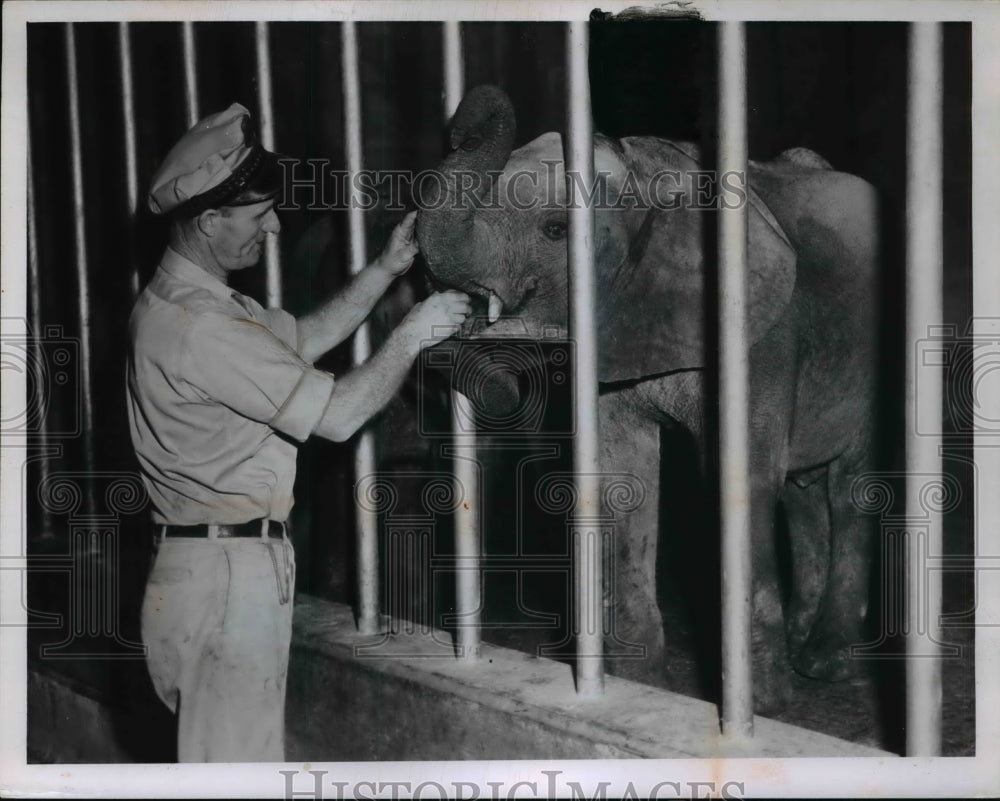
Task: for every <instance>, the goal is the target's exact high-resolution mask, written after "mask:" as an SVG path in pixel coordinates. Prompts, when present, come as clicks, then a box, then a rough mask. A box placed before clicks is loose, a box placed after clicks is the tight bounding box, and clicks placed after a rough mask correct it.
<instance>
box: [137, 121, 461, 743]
mask: <svg viewBox="0 0 1000 801" xmlns="http://www.w3.org/2000/svg"><path fill="white" fill-rule="evenodd" d="M281 185H282V175H281V170H280V164H279V162H278V159H277V157H276V156H275V154H273V153H270V152H268V151H266V150H264V149H263V148H262V147H261V146H260V145H259V144H258V143H257V141H256V137H255V135H254V129H253V127H252V125H251V122H250V115H249V112H248V111H247V110H246V109H245V108H244V107H243V106H241V105H239V104H233V105H231V106H230V107H229V108H228V109H226V110H225V111H222V112H219V113H217V114H213V115H211V116H209V117H206V118H205V119H203V120H201V121H200V122H199V123H197V124H196V125H195V126H194V127H193V128H191V130H189V131H188V132H187V133H186V134H184V136H183V137H181V139H180V141H179V142H178V143H177V144H176V145H175V146H174V148H173V149H172V150H171V151H170V153H169V154H168V155H167V157H166V160H165V161H164V162H163V164H162V166H161V167H160V169H159V170H158V171H157V173H156V175H154V176H153V179H152V182H151V186H150V190H149V197H148V201H149V206H150V208H151V209H152V210H153V212H154V213H156V214H160V215H165V216H167V217H168V218H169V223H170V237H169V246H168V247H167V248H166V251H165V252H164V254H163V257H162V259H161V261H160V264H159V267H158V269H157V270H156V273H155V275H154V276H153V278H152V279H151V281H150V282H149V284H148V286H147V287H146V288H145V290H144V291H143V293H142V294H141V295H140V296H139V298H138V300H137V301H136V304H135V308H134V309H133V311H132V317H131V320H130V322H129V333H130V336H131V349H130V353H129V360H128V373H127V391H128V411H129V427H130V430H131V435H132V443H133V445H134V447H135V452H136V455H137V457H138V460H139V463H140V466H141V469H142V474H143V480H144V483H145V485H146V488H147V489H148V491H149V495H150V498H151V501H152V509H153V511H152V515H153V522H154V523H155V524H156V541H157V552H156V557H155V560H154V563H153V567H152V572H151V574H150V576H149V579H148V583H147V586H146V594H145V599H144V602H143V608H142V637H143V642H144V643H145V644H146V646H147V647H148V656H147V664H148V667H149V672H150V675H151V677H152V680H153V684H154V686H155V687H156V691H157V693H158V695H159V696H160V698H161V699H162V700H163V702H164V703H165V704H167V706H168V707H170V708H171V709H172V710H174V711H175V712H176V713H177V715H178V720H177V724H178V733H177V743H178V759H179V760H180V761H182V762H232V761H254V762H263V761H284V758H285V754H284V709H285V677H286V673H287V668H288V651H289V643H290V639H291V625H292V597H293V592H294V586H295V558H294V553H293V550H292V544H291V542H290V540H289V538H288V532H287V528H286V524H287V521H288V515H289V512H290V510H291V508H292V485H293V483H294V481H295V458H296V448H297V443H299V442H303V441H305V440H306V439H308V438H309V437H310V436H311V435H313V434H316V435H318V436H321V437H325V438H327V439H331V440H336V441H338V442H339V441H343V440H346V439H347V438H349V437H350V436H351V435H352V434H353V433H354V432H355V431H356V430H357V429H358V428H359V427H361V426H362V425H363V424H364V423H365V422H366V421H367V420H368V419H369V418H371V417H372V416H373V415H374V414H375V413H376V412H378V411H379V410H380V409H382V408H383V407H384V406H385V404H386V403H387V402H388V401H389V400H390V399H391V398H392V396H393V395H394V394H395V393H396V392H397V391H398V390H399V388H400V386H401V384H402V382H403V380H404V378H405V377H406V375H407V372H408V371H409V368H410V366H411V364H412V363H413V361H414V360H415V358H416V356H417V354H418V353H419V351H420V349H421V348H422V347H426V346H427V345H429V344H432V342H433V341H434V338H435V337H436V339H442V338H444V337H445V336H447V333H445V332H447V331H452V330H454V327H455V326H457V325H460V324H461V323H462V322H463V321H464V320H465V317H466V315H467V314H468V313H469V298H468V296H467V295H463V294H461V293H458V292H445V293H440V294H435V295H432V296H431V297H429V298H428V299H427V300H425V301H424V302H423V303H420V304H417V306H415V307H414V308H413V309H412V310H411V311H410V313H409V314H408V315H407V316H406V318H405V319H404V320H403V321H402V322H401V323H400V324H399V326H398V327H397V328H396V329H395V330H394V331H393V332H392V333H391V334H390V335H389V337H388V338H387V339H386V341H385V343H384V345H383V346H382V347H381V349H380V350H378V351H377V352H376V353H375V354H374V355H373V356H372V358H371V359H370V360H369V361H367V362H366V363H365V364H363V365H361V366H360V367H358V368H357V369H355V370H354V371H352V372H350V373H348V374H346V375H343V376H338V377H337V378H336V379H335V378H334V376H333V375H331V374H330V373H327V372H323V371H322V370H318V369H316V368H315V367H313V362H315V361H316V359H318V358H319V357H320V356H322V355H323V354H324V353H326V352H327V351H328V350H329V349H330V348H332V347H334V346H335V345H337V344H339V343H340V342H342V341H343V340H345V339H346V338H347V337H348V336H350V334H351V333H352V332H353V331H354V330H355V329H356V328H357V327H358V325H360V324H361V322H362V321H363V320H364V319H365V317H366V316H367V315H368V313H369V312H370V311H371V309H372V306H373V305H374V304H375V302H376V301H377V300H378V299H379V298H380V297H381V296H382V295H383V293H384V292H385V291H386V290H387V289H388V288H389V286H390V285H391V283H392V282H393V280H394V279H395V278H396V277H397V276H399V275H402V274H403V273H404V272H406V270H407V269H408V268H409V267H410V264H411V263H412V261H413V258H414V256H415V255H416V253H417V251H418V247H417V244H416V242H415V238H414V233H413V226H414V214H410V215H409V216H407V217H406V218H405V219H404V220H403V222H401V223H400V224H399V225H398V226H397V227H396V229H395V230H394V231H393V232H392V235H391V237H390V240H389V243H388V245H387V246H386V248H385V250H384V251H383V252H382V254H381V255H380V256H379V257H378V258H377V259H375V261H373V262H372V263H371V264H369V265H368V266H367V267H366V268H365V269H364V270H362V271H361V272H360V273H359V274H358V275H357V276H356V277H355V278H354V279H353V280H352V281H351V282H350V284H348V285H347V286H346V288H344V289H343V290H342V291H341V292H340V293H339V294H338V295H337V296H335V297H334V298H332V299H331V300H329V301H327V302H326V303H325V304H323V305H322V306H321V307H320V308H319V309H317V310H316V311H315V312H313V313H311V314H309V315H306V316H303V317H300V318H295V317H293V316H292V315H291V314H289V313H287V312H285V311H282V310H281V309H265V308H263V307H262V306H261V305H260V304H259V303H257V302H256V301H255V300H253V299H251V298H248V297H245V296H243V295H240V294H239V293H238V292H234V291H233V290H231V289H230V288H229V286H228V283H227V279H228V277H229V275H230V273H232V272H235V271H237V270H243V269H247V268H250V267H253V266H254V265H256V264H257V263H258V262H259V260H260V256H261V252H262V250H263V246H264V240H265V238H266V237H267V235H268V234H276V233H278V231H279V229H280V227H281V226H280V224H279V222H278V217H277V215H276V213H275V208H274V207H275V203H276V201H277V199H278V198H277V195H278V192H279V190H280V187H281Z"/></svg>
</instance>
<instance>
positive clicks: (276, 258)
mask: <svg viewBox="0 0 1000 801" xmlns="http://www.w3.org/2000/svg"><path fill="white" fill-rule="evenodd" d="M256 34H257V107H258V108H259V109H260V141H261V144H262V145H263V146H264V148H265V149H266V150H271V151H273V150H274V99H273V97H272V95H271V49H270V44H269V37H268V34H269V26H268V24H267V23H266V22H261V21H258V22H257V23H256ZM264 261H265V263H266V266H267V305H268V306H269V307H270V308H277V307H279V306H281V256H280V251H279V248H278V237H277V236H269V237H267V239H266V240H265V241H264Z"/></svg>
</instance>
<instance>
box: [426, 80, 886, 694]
mask: <svg viewBox="0 0 1000 801" xmlns="http://www.w3.org/2000/svg"><path fill="white" fill-rule="evenodd" d="M513 138H514V115H513V109H512V107H511V105H510V102H509V100H508V99H507V98H506V96H505V95H504V94H503V93H502V92H501V91H500V90H499V89H497V88H495V87H488V86H487V87H477V88H476V89H474V90H472V91H471V92H470V93H469V94H468V95H467V96H466V98H465V100H464V101H463V103H462V105H461V106H460V108H459V109H458V111H457V112H456V115H455V118H454V120H453V122H452V131H451V144H452V148H453V150H452V152H451V153H450V154H449V155H448V156H447V157H446V158H445V160H444V162H443V164H442V165H441V167H440V169H441V170H442V171H443V172H444V173H446V174H453V172H454V171H455V170H470V169H471V170H475V171H481V172H484V171H487V170H503V175H502V176H501V177H500V178H499V180H498V181H497V182H495V183H494V184H493V186H492V192H493V197H494V198H496V193H497V192H498V191H499V192H501V195H500V197H504V195H503V191H504V190H505V188H506V185H507V182H508V181H510V180H511V178H512V176H514V175H515V174H517V173H518V172H519V171H521V170H528V171H531V172H532V173H537V174H538V176H539V181H538V184H539V185H538V187H537V190H535V189H534V188H533V187H531V186H530V184H529V181H528V180H526V179H524V178H521V179H518V180H519V183H518V185H517V188H518V191H517V193H516V194H517V197H518V198H519V199H520V200H522V201H528V200H529V199H530V198H531V197H532V196H537V197H539V198H541V199H544V198H546V197H548V195H547V193H548V191H549V190H550V187H549V185H548V184H549V178H550V177H551V174H550V173H551V170H550V169H547V168H546V167H545V166H544V165H543V164H542V161H543V160H553V161H556V162H558V167H557V169H556V172H555V176H554V179H555V184H556V186H555V187H554V190H555V193H556V197H557V198H558V201H559V203H562V204H564V203H565V202H566V201H565V198H566V191H565V186H564V183H565V176H564V174H563V172H562V169H563V167H562V159H563V154H562V145H561V137H560V136H559V135H558V134H554V133H548V134H544V135H542V136H540V137H538V138H537V139H535V140H534V141H532V142H529V143H528V144H526V145H525V146H524V147H521V148H519V149H517V150H515V151H513V152H511V147H512V144H513ZM594 158H595V167H596V170H597V171H598V172H601V171H607V172H608V173H610V178H609V187H610V197H611V198H612V199H614V198H615V197H616V196H617V193H618V192H619V191H620V190H621V188H622V187H623V185H624V182H625V181H626V180H627V179H626V176H627V175H628V173H629V172H631V173H632V174H633V175H634V176H635V177H636V178H637V179H638V180H637V182H636V185H637V186H639V187H640V188H641V191H642V192H643V193H645V189H643V187H645V186H646V185H647V183H648V178H649V177H650V176H651V175H653V174H654V173H656V172H657V171H659V170H663V169H669V170H677V171H680V173H681V174H682V175H683V176H684V182H683V187H684V191H685V192H686V193H688V194H690V193H691V192H692V191H693V187H692V184H691V181H690V176H689V175H688V172H689V171H691V170H696V169H698V164H697V161H696V159H697V151H696V149H695V148H694V147H693V146H690V145H685V144H675V143H671V142H668V141H665V140H662V139H656V138H650V137H634V138H625V139H620V140H611V139H607V138H603V137H598V138H597V142H596V147H595V155H594ZM750 183H751V185H752V187H753V189H754V190H755V193H756V194H754V195H752V196H751V207H750V211H749V259H750V265H749V267H750V271H749V275H748V293H749V318H750V319H749V328H750V331H749V334H750V341H751V351H750V393H751V399H750V426H751V463H752V468H751V481H752V496H751V499H750V500H751V518H752V519H751V525H752V547H753V579H754V580H753V663H754V685H755V706H756V708H757V710H758V712H766V711H774V710H776V709H778V708H780V707H781V706H782V704H783V703H784V702H785V701H786V700H787V691H788V688H789V678H790V676H789V675H788V665H789V659H790V658H791V660H792V662H793V663H794V666H795V668H796V669H797V670H798V671H799V672H801V673H804V674H806V675H809V676H814V677H817V678H823V679H827V680H841V679H844V678H846V677H848V675H849V674H850V668H851V665H850V657H849V646H850V644H851V643H856V642H861V641H862V640H861V626H862V622H863V618H864V615H865V612H866V607H867V582H868V578H869V565H870V552H871V546H872V542H871V541H870V537H871V534H872V532H871V531H870V525H869V524H868V522H867V521H866V520H864V519H863V518H862V517H861V516H859V514H858V513H857V512H856V510H855V508H854V507H853V505H852V503H851V493H850V488H851V483H852V481H853V480H854V479H855V478H856V477H857V476H858V475H859V474H860V473H862V472H864V471H865V470H867V469H869V468H870V460H871V435H872V430H871V427H872V419H873V413H872V402H873V393H874V382H873V373H874V367H875V352H874V344H873V343H874V331H873V320H874V308H873V304H874V297H875V284H874V276H875V273H876V264H875V260H876V253H877V244H876V223H875V218H876V200H875V196H874V193H873V190H872V188H871V187H870V186H869V185H868V184H866V183H865V182H864V181H862V180H860V179H859V178H856V177H854V176H851V175H846V174H843V173H839V172H834V171H833V170H831V169H830V168H829V165H827V164H826V162H825V161H824V160H823V159H822V158H821V157H819V156H817V155H816V154H814V153H812V152H811V151H808V150H801V149H800V150H795V151H789V152H787V153H785V154H782V156H781V157H779V158H778V159H776V160H775V161H773V162H769V163H764V164H757V163H752V164H751V167H750ZM488 185H489V182H487V186H488ZM671 187H672V188H677V185H676V184H673V185H669V186H667V188H668V189H669V188H671ZM445 191H453V189H448V190H445ZM483 197H484V199H485V198H486V195H484V196H483ZM435 199H436V200H437V201H438V202H440V201H441V200H442V199H443V198H441V197H440V196H439V195H437V194H436V193H433V194H432V193H428V194H425V196H424V201H425V202H426V201H428V200H431V201H433V200H435ZM452 200H454V198H453V197H449V198H447V201H448V202H445V203H444V204H443V208H441V209H440V210H427V209H426V207H425V210H424V211H421V213H420V215H419V217H418V222H417V232H418V237H419V241H420V246H421V249H422V252H423V254H424V256H425V258H426V260H427V264H428V267H429V269H430V271H431V273H432V274H433V277H434V280H435V281H436V282H438V283H439V284H440V285H444V286H450V287H457V288H460V289H462V290H464V291H466V292H468V293H471V294H473V295H475V296H478V298H480V299H481V304H480V308H481V310H482V313H484V314H485V309H486V300H487V298H488V296H489V293H490V292H493V293H495V294H496V295H497V296H498V298H500V299H501V300H502V303H503V314H502V316H501V317H500V319H499V320H497V321H496V322H495V323H494V324H492V325H487V326H486V327H485V328H483V329H482V330H478V329H477V333H476V334H475V336H476V337H479V338H493V337H495V338H503V337H509V336H523V335H524V333H525V330H527V332H528V335H529V336H531V337H541V335H542V328H543V326H558V327H559V328H561V329H562V330H566V328H567V243H566V238H565V231H566V211H565V209H564V208H558V207H557V208H549V209H539V208H535V209H532V210H517V209H513V208H509V207H508V208H504V209H479V210H471V211H461V210H456V209H455V208H450V207H452V206H454V205H455V204H454V203H452V202H451V201H452ZM432 205H433V204H432ZM508 205H509V204H508ZM522 205H523V204H522ZM704 214H705V212H699V211H693V210H688V209H678V210H671V211H662V210H653V211H647V210H646V209H638V210H636V209H630V208H626V209H618V210H609V209H605V210H598V211H597V212H596V243H595V250H596V254H597V270H598V310H597V316H598V345H599V380H600V382H601V383H600V430H601V470H602V472H603V473H609V474H612V473H627V474H633V475H636V476H638V477H639V478H640V479H641V480H642V481H643V483H644V484H645V489H646V501H645V503H644V504H642V505H641V506H640V508H638V509H637V510H636V511H634V512H633V513H631V514H629V515H627V516H621V515H619V518H618V521H617V529H616V531H617V545H616V555H615V558H616V571H617V581H616V587H617V590H616V594H615V596H614V598H613V610H614V615H615V628H616V630H617V635H618V638H619V639H620V640H626V641H629V642H638V643H642V644H643V645H645V646H646V649H647V651H646V653H647V657H646V658H645V659H641V660H632V659H629V660H609V665H608V667H609V670H611V671H612V672H614V673H617V674H619V675H622V676H625V677H628V678H632V679H636V680H639V681H644V682H647V683H652V684H662V683H663V681H664V677H665V668H666V666H665V663H664V636H663V624H662V620H661V615H660V610H659V608H658V606H657V601H656V575H655V570H656V567H655V566H656V564H657V559H656V549H657V536H658V532H657V526H658V520H659V519H660V517H659V510H658V506H659V503H658V501H659V487H658V476H659V470H660V458H661V454H660V453H659V448H660V445H659V443H660V438H659V431H658V427H659V426H660V425H663V424H665V423H672V424H673V423H679V424H681V425H683V426H686V427H687V428H688V429H690V430H691V432H692V433H693V434H694V435H695V437H696V439H697V440H698V441H699V443H700V445H701V453H702V462H703V464H704V454H705V451H704V446H705V443H704V428H703V420H702V415H703V379H704V368H705V365H706V363H707V362H706V358H707V356H706V353H705V347H704V341H703V340H704V337H703V333H702V332H703V325H704V317H703V297H702V289H703V284H704V280H705V279H704V276H703V259H702V253H701V251H702V241H703V240H702V236H703V219H704ZM480 322H481V321H480ZM471 334H472V329H471V328H470V327H469V326H468V324H467V326H466V328H465V329H464V330H463V332H462V335H464V336H470V335H471ZM446 347H447V345H446ZM452 347H454V345H452ZM494 379H495V376H494V377H493V379H491V380H493V385H492V386H490V387H488V388H484V387H482V386H480V387H474V386H471V385H466V386H462V387H458V389H460V390H463V391H465V392H466V393H467V394H468V393H473V394H475V395H477V396H478V397H483V396H484V395H485V396H487V397H489V396H490V395H491V394H492V397H493V401H492V402H494V403H496V404H509V403H510V402H511V399H510V397H506V398H504V397H503V394H504V392H509V391H511V389H510V386H506V387H505V386H504V385H503V383H502V382H496V381H495V380H494ZM470 381H471V382H472V383H473V384H474V383H475V381H476V378H475V376H472V377H470ZM779 500H781V501H783V504H784V507H785V510H786V515H787V520H788V526H789V530H790V536H791V544H792V562H793V568H792V573H793V575H792V583H793V586H792V590H791V599H790V602H789V603H788V604H787V608H785V609H783V608H782V599H781V593H780V589H779V580H778V570H777V565H776V555H775V534H774V532H775V514H776V507H777V504H778V501H779ZM680 533H681V532H673V533H672V532H667V535H668V536H670V535H671V534H680Z"/></svg>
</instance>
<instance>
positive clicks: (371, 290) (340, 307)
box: [296, 211, 419, 364]
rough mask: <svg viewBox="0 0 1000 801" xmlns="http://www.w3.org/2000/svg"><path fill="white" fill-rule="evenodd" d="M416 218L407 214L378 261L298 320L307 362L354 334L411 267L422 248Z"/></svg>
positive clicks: (412, 214)
mask: <svg viewBox="0 0 1000 801" xmlns="http://www.w3.org/2000/svg"><path fill="white" fill-rule="evenodd" d="M416 219H417V213H416V212H415V211H414V212H410V213H409V214H407V215H406V217H404V218H403V221H402V222H401V223H400V224H399V225H397V226H396V227H395V228H394V229H393V232H392V235H391V236H390V237H389V243H388V244H387V245H386V246H385V250H383V251H382V253H381V254H380V255H379V257H378V258H377V259H375V261H373V262H372V263H371V264H369V265H368V266H367V267H365V268H364V269H363V270H362V271H361V272H360V273H358V274H357V275H356V276H354V278H353V279H352V280H351V282H350V283H349V284H348V285H347V286H346V287H344V289H342V290H341V291H340V292H338V293H337V294H336V295H335V296H334V297H333V298H331V299H330V300H328V301H327V302H326V303H324V304H323V305H322V306H320V308H318V309H317V310H316V311H314V312H311V313H310V314H307V315H304V316H303V317H300V318H298V319H297V320H296V328H297V334H298V352H299V355H300V356H301V357H302V358H303V359H304V360H305V361H306V362H308V363H309V364H312V363H313V362H315V361H316V360H317V359H318V358H319V357H320V356H322V355H323V354H324V353H326V352H327V351H328V350H330V349H331V348H334V347H336V346H337V345H339V344H340V343H341V342H343V341H344V340H345V339H347V338H348V337H349V336H350V335H351V334H352V333H354V331H355V329H357V327H358V326H359V325H361V323H362V322H364V320H365V318H366V317H367V316H368V315H369V313H370V312H371V310H372V307H373V306H374V305H375V303H376V302H377V301H378V299H379V298H380V297H382V295H384V294H385V291H386V290H387V289H388V288H389V285H390V284H392V282H393V281H394V280H395V279H396V278H398V277H399V276H400V275H402V274H403V273H405V272H406V271H407V270H408V269H410V265H411V264H412V263H413V258H414V257H415V256H416V255H417V251H418V250H419V248H418V247H417V240H416V237H415V235H414V231H413V229H414V223H415V222H416ZM415 356H416V354H414V357H415ZM411 361H412V359H411Z"/></svg>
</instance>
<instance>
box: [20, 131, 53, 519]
mask: <svg viewBox="0 0 1000 801" xmlns="http://www.w3.org/2000/svg"><path fill="white" fill-rule="evenodd" d="M25 155H26V158H27V161H28V197H27V201H28V203H27V205H28V286H29V287H30V288H31V290H30V291H31V308H30V309H29V316H28V319H29V321H30V324H31V325H30V328H29V333H30V334H32V335H34V337H36V344H34V345H29V346H30V347H33V348H34V350H35V353H34V354H33V355H34V356H35V358H36V361H37V363H38V364H41V363H42V362H43V359H44V358H45V355H44V354H43V353H42V346H41V340H42V338H43V334H42V290H41V284H40V283H39V281H40V275H39V270H38V225H37V223H36V221H35V220H36V217H35V213H36V212H35V176H34V170H33V169H32V162H31V136H30V133H29V135H28V137H27V153H26V154H25ZM28 342H29V343H30V342H31V340H30V338H29V340H28ZM28 355H29V354H25V357H26V359H27V357H28ZM26 365H27V369H29V370H30V369H31V362H30V361H26ZM25 377H26V378H28V379H29V380H31V379H32V378H34V380H36V381H39V386H40V385H41V381H40V378H41V377H40V376H27V375H26V376H25ZM28 400H29V401H32V400H33V401H34V402H35V403H37V409H32V410H31V413H32V414H37V415H38V450H39V458H38V482H39V483H38V486H43V485H44V484H45V483H46V482H47V480H48V476H49V458H50V457H51V456H54V455H56V454H55V453H52V452H50V451H49V438H48V423H47V422H46V419H45V398H44V397H43V396H42V394H41V393H40V392H38V389H37V387H36V395H35V398H30V397H29V399H28ZM38 506H39V511H40V512H41V518H42V531H41V532H40V534H41V536H42V537H45V536H48V535H49V534H50V531H51V526H50V522H51V519H52V513H51V512H50V511H49V510H48V508H47V507H46V505H45V504H44V503H43V504H39V505H38Z"/></svg>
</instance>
